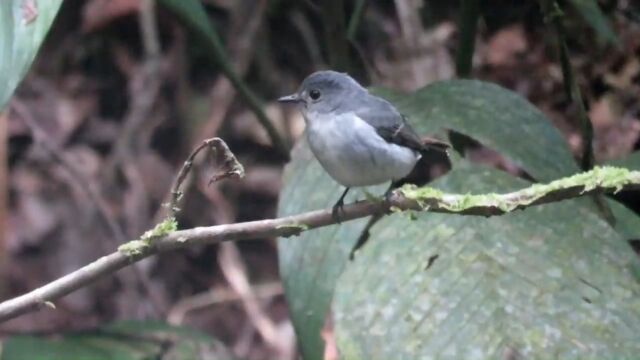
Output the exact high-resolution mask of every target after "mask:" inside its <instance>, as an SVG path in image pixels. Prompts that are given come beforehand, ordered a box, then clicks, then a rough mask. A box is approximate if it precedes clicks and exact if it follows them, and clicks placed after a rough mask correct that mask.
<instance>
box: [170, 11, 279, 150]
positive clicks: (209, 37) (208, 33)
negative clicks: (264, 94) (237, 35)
mask: <svg viewBox="0 0 640 360" xmlns="http://www.w3.org/2000/svg"><path fill="white" fill-rule="evenodd" d="M158 2H159V3H160V4H162V5H164V6H165V7H166V8H168V9H169V10H171V11H173V12H174V13H175V14H176V15H177V16H178V17H179V18H180V19H181V20H182V21H183V23H184V24H185V25H186V26H187V27H188V28H189V29H190V30H191V32H192V33H193V34H194V35H196V36H197V37H198V38H199V40H200V41H201V42H202V43H203V44H204V46H205V49H206V51H207V52H208V54H209V56H210V57H211V59H212V60H213V61H215V63H216V65H218V67H219V68H220V71H221V72H222V73H223V74H224V75H225V76H226V77H227V78H228V79H229V81H230V82H231V83H232V84H233V86H234V87H235V89H236V90H237V91H238V94H239V95H240V96H241V97H242V98H243V100H244V101H245V102H246V104H247V106H249V108H251V110H252V111H253V112H254V113H255V115H256V117H257V118H258V121H259V122H260V124H261V125H262V126H263V127H264V129H265V130H266V131H267V133H268V134H269V137H270V138H271V141H272V142H273V145H274V147H275V148H277V149H278V150H279V151H280V152H282V154H283V155H285V156H286V154H288V152H289V150H288V146H287V144H285V142H284V140H283V139H282V138H281V136H280V135H279V133H278V132H277V130H276V129H275V127H274V126H273V124H271V121H270V120H269V118H268V117H267V115H266V113H265V112H264V109H263V108H262V104H261V101H260V99H259V98H258V97H257V96H256V95H255V94H254V93H253V92H252V91H251V89H249V87H248V86H247V84H246V83H245V82H244V81H243V80H242V79H241V78H240V76H239V75H238V74H237V73H236V71H235V69H234V67H233V64H232V63H231V61H230V60H229V57H228V56H227V53H226V51H225V49H224V45H223V44H222V41H221V40H220V36H219V35H218V32H217V31H216V29H215V28H214V27H213V24H212V23H211V21H210V20H209V17H208V16H207V12H206V11H205V8H204V6H203V5H202V3H201V2H200V1H198V0H158Z"/></svg>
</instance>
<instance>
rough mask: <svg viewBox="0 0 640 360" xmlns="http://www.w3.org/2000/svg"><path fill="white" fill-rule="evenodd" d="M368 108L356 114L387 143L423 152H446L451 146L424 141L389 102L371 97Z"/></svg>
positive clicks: (434, 141) (429, 140)
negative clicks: (430, 150)
mask: <svg viewBox="0 0 640 360" xmlns="http://www.w3.org/2000/svg"><path fill="white" fill-rule="evenodd" d="M369 99H370V100H369V101H367V105H366V106H361V107H360V108H359V109H358V110H357V111H356V112H355V113H356V115H357V116H358V117H359V118H361V119H362V120H364V121H366V122H367V123H368V124H369V125H371V126H373V128H374V129H376V132H377V133H378V135H380V137H382V138H383V139H385V140H386V141H387V142H389V143H392V144H397V145H400V146H404V147H407V148H409V149H413V150H416V151H418V152H423V151H425V150H428V149H434V150H440V151H446V150H447V149H448V148H449V145H448V144H446V143H444V142H441V141H439V140H436V139H427V140H426V141H424V140H422V139H421V138H420V136H418V134H416V132H415V130H413V128H412V127H411V125H409V123H408V122H407V120H406V118H405V116H404V115H402V114H400V113H399V112H398V111H397V110H396V109H395V108H394V107H393V105H391V104H390V103H389V102H387V101H386V100H383V99H381V98H378V97H373V96H371V97H370V98H369Z"/></svg>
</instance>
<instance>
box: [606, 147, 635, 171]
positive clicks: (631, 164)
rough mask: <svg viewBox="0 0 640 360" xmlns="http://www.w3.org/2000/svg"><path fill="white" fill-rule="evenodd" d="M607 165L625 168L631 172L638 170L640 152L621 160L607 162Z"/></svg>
mask: <svg viewBox="0 0 640 360" xmlns="http://www.w3.org/2000/svg"><path fill="white" fill-rule="evenodd" d="M607 165H611V166H620V167H625V168H627V169H631V170H640V151H636V152H633V153H631V154H629V155H627V156H626V157H623V158H621V159H616V160H611V161H607Z"/></svg>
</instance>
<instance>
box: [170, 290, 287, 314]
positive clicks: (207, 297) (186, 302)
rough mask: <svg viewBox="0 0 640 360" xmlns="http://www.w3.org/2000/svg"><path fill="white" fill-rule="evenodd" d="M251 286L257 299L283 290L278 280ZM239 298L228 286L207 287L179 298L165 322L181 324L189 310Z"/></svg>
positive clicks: (280, 293)
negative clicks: (204, 289) (205, 289)
mask: <svg viewBox="0 0 640 360" xmlns="http://www.w3.org/2000/svg"><path fill="white" fill-rule="evenodd" d="M252 288H253V293H254V294H255V296H256V297H257V298H258V299H262V298H272V297H274V296H279V295H282V293H283V292H284V290H283V289H282V284H281V283H280V282H270V283H266V284H257V285H256V284H254V285H252ZM240 300H242V297H241V296H240V295H239V294H238V293H237V292H236V291H234V290H233V289H230V288H228V287H220V288H213V289H209V290H207V291H205V292H202V293H198V294H195V295H192V296H190V297H188V298H184V299H181V300H180V301H179V302H178V303H176V305H174V306H173V308H172V309H171V311H170V312H169V315H167V322H168V323H169V324H171V325H181V324H182V322H183V321H184V318H185V316H186V315H187V314H188V313H189V312H191V311H196V310H200V309H203V308H206V307H209V306H213V305H216V304H222V303H226V302H231V301H240Z"/></svg>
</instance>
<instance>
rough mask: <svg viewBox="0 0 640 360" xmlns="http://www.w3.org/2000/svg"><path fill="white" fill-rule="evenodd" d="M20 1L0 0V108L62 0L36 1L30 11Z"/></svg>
mask: <svg viewBox="0 0 640 360" xmlns="http://www.w3.org/2000/svg"><path fill="white" fill-rule="evenodd" d="M23 2H24V1H22V0H3V1H0V84H1V85H0V110H2V108H4V106H5V104H6V103H7V101H8V100H9V97H10V96H11V94H13V91H14V90H15V88H16V86H17V85H18V83H19V82H20V80H22V77H23V76H24V74H25V73H26V72H27V70H28V69H29V66H30V65H31V62H32V61H33V58H34V57H35V55H36V53H37V52H38V49H39V48H40V44H41V43H42V40H43V39H44V37H45V35H46V34H47V31H49V27H50V26H51V23H52V22H53V19H54V18H55V16H56V14H57V13H58V9H59V8H60V5H61V4H62V0H44V1H38V2H37V8H36V9H35V10H34V11H33V12H32V11H31V10H30V9H27V8H24V7H23V6H24V5H23Z"/></svg>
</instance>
